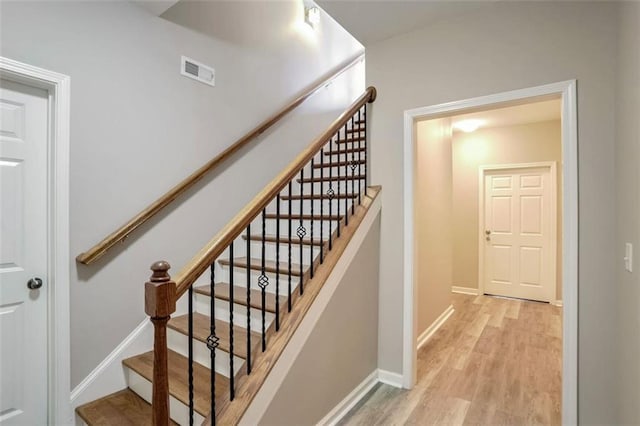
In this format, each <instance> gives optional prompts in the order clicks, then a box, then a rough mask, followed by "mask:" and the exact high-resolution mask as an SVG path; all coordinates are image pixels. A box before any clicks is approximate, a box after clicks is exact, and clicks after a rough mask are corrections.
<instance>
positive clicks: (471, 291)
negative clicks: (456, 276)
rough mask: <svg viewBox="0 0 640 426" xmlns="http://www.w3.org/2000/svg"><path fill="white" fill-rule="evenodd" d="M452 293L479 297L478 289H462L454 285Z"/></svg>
mask: <svg viewBox="0 0 640 426" xmlns="http://www.w3.org/2000/svg"><path fill="white" fill-rule="evenodd" d="M451 292H452V293H460V294H471V295H474V296H477V295H478V289H477V288H473V287H460V286H457V285H454V286H452V287H451Z"/></svg>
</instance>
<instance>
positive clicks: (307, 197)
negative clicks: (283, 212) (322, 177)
mask: <svg viewBox="0 0 640 426" xmlns="http://www.w3.org/2000/svg"><path fill="white" fill-rule="evenodd" d="M301 198H302V199H303V200H326V201H330V200H344V199H345V198H358V194H350V193H347V194H337V193H336V194H333V197H332V198H329V196H328V195H327V194H313V195H311V194H304V195H302V196H301V195H300V194H294V195H291V196H289V195H283V196H282V197H281V198H280V199H282V200H285V201H288V200H300V199H301Z"/></svg>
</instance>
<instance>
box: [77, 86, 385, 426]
mask: <svg viewBox="0 0 640 426" xmlns="http://www.w3.org/2000/svg"><path fill="white" fill-rule="evenodd" d="M374 99H375V89H373V88H370V89H368V90H367V92H365V94H363V96H361V97H360V98H359V99H358V101H356V102H355V103H354V104H353V105H352V106H351V107H350V108H349V109H348V110H347V111H345V113H344V114H343V115H342V116H341V117H340V118H339V119H338V120H336V122H334V124H333V125H332V126H331V127H330V128H329V129H328V130H327V131H326V132H325V133H323V135H321V136H320V137H319V138H318V139H317V140H316V142H314V143H313V144H312V145H311V146H310V147H309V148H308V149H307V150H306V151H305V152H303V153H302V154H301V155H300V157H299V158H298V159H296V160H295V161H294V163H292V165H290V166H289V167H288V168H287V169H286V170H285V171H283V173H282V174H281V175H280V176H279V177H277V178H276V179H275V180H274V182H272V183H271V184H270V185H268V186H267V188H265V190H264V191H263V192H262V193H261V194H259V195H258V196H257V197H256V199H255V200H254V201H253V202H252V204H250V205H249V206H247V208H245V209H244V210H243V211H242V212H240V214H239V215H238V216H237V217H236V219H234V221H232V223H231V224H230V225H228V226H227V227H226V228H225V229H223V230H222V231H221V233H220V234H219V235H218V236H216V237H214V239H213V240H212V242H211V243H210V244H209V245H208V246H207V247H205V248H203V250H201V252H200V253H198V254H197V255H196V256H195V257H194V260H193V261H192V262H190V264H189V265H187V266H186V267H185V268H184V269H183V270H182V271H181V272H180V273H179V275H178V276H177V278H176V280H175V282H174V281H172V280H171V278H170V276H169V274H168V271H169V265H168V264H167V263H166V262H156V263H155V264H154V265H153V266H152V270H153V272H154V273H153V276H152V278H151V280H150V282H148V283H147V288H146V290H147V296H146V297H145V299H146V300H145V302H146V306H147V308H146V310H147V313H148V314H150V316H151V317H152V321H153V322H154V325H155V327H156V328H155V330H156V342H155V348H154V350H151V351H149V352H145V353H142V354H139V355H137V356H134V357H131V358H128V359H126V360H124V361H123V367H124V370H125V374H126V377H127V384H128V388H127V389H124V390H121V391H119V392H116V393H114V394H111V395H107V396H105V397H103V398H100V399H98V400H96V401H92V402H90V403H87V404H85V405H82V406H80V407H78V408H77V410H76V411H77V413H78V415H79V416H80V418H82V420H83V421H84V422H85V423H86V424H88V425H142V424H154V425H155V424H170V423H169V422H175V424H180V425H188V424H203V423H205V424H215V423H219V424H235V423H237V422H238V420H239V419H240V418H241V416H242V414H243V413H244V411H245V410H246V408H247V406H248V405H249V404H250V402H251V400H252V398H253V396H255V394H256V393H257V391H258V389H259V388H260V386H261V384H262V382H264V379H265V378H266V376H267V374H268V373H269V370H270V369H271V367H272V366H273V364H274V363H275V361H276V360H277V358H278V356H279V354H280V353H281V352H282V350H283V349H284V347H285V346H286V343H287V342H288V340H289V338H290V337H291V336H292V335H293V333H294V332H295V329H296V328H297V326H298V324H299V323H300V321H301V320H302V318H303V317H304V313H306V310H307V309H308V308H309V306H310V305H311V303H312V302H313V299H314V298H315V296H316V295H317V293H318V291H319V290H320V288H321V287H322V284H323V283H324V281H325V280H326V279H327V277H328V275H329V273H330V272H331V270H332V268H333V266H334V265H335V263H336V262H337V259H338V258H339V257H340V254H341V253H342V251H343V250H344V247H345V246H346V245H347V243H348V242H349V239H350V238H351V236H352V235H353V233H354V231H355V229H356V228H357V226H358V225H359V223H360V222H361V220H362V218H363V217H364V215H365V214H366V211H367V208H368V206H369V205H370V204H371V201H372V200H373V198H375V196H376V195H377V193H378V191H379V188H375V187H371V188H367V187H366V178H367V169H366V167H367V150H366V145H365V144H366V139H367V137H366V103H367V102H373V100H374ZM256 200H258V201H256ZM254 213H255V214H254ZM238 218H240V219H238ZM209 259H212V260H211V261H210V260H209ZM189 281H192V282H189ZM158 289H162V290H158ZM150 291H156V293H149V292H150ZM158 291H159V292H158ZM162 292H165V293H162ZM163 294H164V295H165V296H166V298H165V299H166V300H164V299H162V298H163V297H165V296H162V295H163ZM180 296H182V297H180ZM159 300H160V302H159V303H158V301H159ZM163 300H164V301H163ZM165 302H166V303H165ZM153 303H156V305H155V308H154V307H150V306H151V305H153ZM163 303H164V304H163ZM172 304H176V306H177V307H176V308H175V309H176V312H175V313H172V309H174V307H173V306H172ZM158 305H159V306H160V308H158V307H157V306H158ZM165 305H166V306H165ZM166 307H168V308H167V309H168V310H167V311H166V312H167V315H166V317H168V314H171V319H170V320H168V322H167V321H166V317H163V315H162V314H157V312H158V309H160V310H162V309H163V308H166ZM152 312H156V314H154V313H152ZM154 315H155V316H154ZM162 318H165V319H164V321H165V323H166V331H165V329H164V326H163V325H162V322H163V320H162ZM158 333H160V334H158ZM163 333H166V339H165V338H164V335H163ZM165 341H166V345H165ZM154 351H155V352H154ZM154 353H155V354H159V356H160V358H165V357H166V367H165V364H164V363H163V360H160V361H158V362H159V363H158V362H156V361H157V360H156V359H154V358H155V357H154ZM156 356H157V355H156ZM154 369H155V372H154ZM154 373H155V374H154ZM154 378H155V379H154ZM167 384H168V385H167ZM164 388H166V389H164ZM212 395H214V396H213V397H212ZM167 396H168V407H167V408H168V413H169V415H170V420H169V416H167V415H166V412H164V411H163V410H164V408H163V406H164V405H165V401H166V399H167V398H166V397H167ZM152 403H153V408H152ZM156 405H157V406H158V407H157V406H156ZM212 413H215V414H213V415H212ZM171 424H174V423H171Z"/></svg>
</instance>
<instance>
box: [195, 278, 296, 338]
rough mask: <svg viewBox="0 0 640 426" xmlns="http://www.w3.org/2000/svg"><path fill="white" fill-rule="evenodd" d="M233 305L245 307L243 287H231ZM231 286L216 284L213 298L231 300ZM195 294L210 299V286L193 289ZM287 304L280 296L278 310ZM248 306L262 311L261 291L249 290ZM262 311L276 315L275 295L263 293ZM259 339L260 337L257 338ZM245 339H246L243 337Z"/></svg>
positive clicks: (283, 297) (284, 298) (245, 296)
mask: <svg viewBox="0 0 640 426" xmlns="http://www.w3.org/2000/svg"><path fill="white" fill-rule="evenodd" d="M233 287H234V289H233V303H236V304H238V305H244V306H247V289H246V288H245V287H239V286H233ZM230 288H231V285H230V284H229V283H225V282H219V283H216V284H215V286H214V293H215V298H216V299H220V300H225V301H229V299H231V297H230V296H231V292H230V291H229V289H230ZM194 290H195V292H196V293H199V294H204V295H205V296H209V297H211V285H205V286H200V287H194ZM286 303H287V297H286V296H280V309H282V307H283V306H285V305H286ZM250 306H251V307H252V308H254V309H262V291H260V290H257V289H251V301H250ZM264 310H265V311H267V312H270V313H272V314H275V313H276V295H275V294H273V293H269V292H265V305H264ZM258 337H260V336H258ZM245 339H246V337H245Z"/></svg>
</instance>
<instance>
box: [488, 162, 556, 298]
mask: <svg viewBox="0 0 640 426" xmlns="http://www.w3.org/2000/svg"><path fill="white" fill-rule="evenodd" d="M534 167H537V168H545V169H549V173H550V176H551V211H552V212H553V213H552V217H553V220H552V221H551V230H550V232H551V235H552V238H551V246H550V247H551V248H550V253H549V257H550V258H551V260H552V264H553V266H552V268H551V269H552V270H551V277H552V280H553V298H552V299H551V300H549V302H553V301H554V299H555V297H556V294H557V290H558V289H557V280H556V260H557V249H558V246H557V241H558V238H557V235H558V224H557V220H556V218H557V208H558V206H557V199H558V191H557V171H556V162H555V161H542V162H536V163H520V164H493V165H483V166H480V167H478V179H479V180H478V294H484V287H485V276H484V272H485V271H484V261H485V235H484V225H485V209H484V207H485V204H484V201H485V200H484V198H485V193H484V192H485V185H484V178H485V173H486V172H489V171H499V170H518V169H530V168H534Z"/></svg>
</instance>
